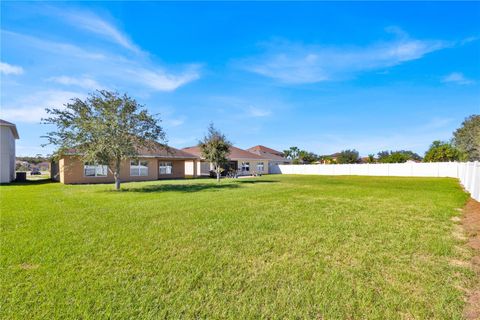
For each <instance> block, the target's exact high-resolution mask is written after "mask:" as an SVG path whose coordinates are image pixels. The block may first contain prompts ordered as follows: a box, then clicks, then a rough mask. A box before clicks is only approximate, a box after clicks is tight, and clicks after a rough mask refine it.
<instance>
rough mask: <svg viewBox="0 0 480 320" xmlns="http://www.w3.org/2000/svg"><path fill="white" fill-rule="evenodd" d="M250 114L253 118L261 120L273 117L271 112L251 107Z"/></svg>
mask: <svg viewBox="0 0 480 320" xmlns="http://www.w3.org/2000/svg"><path fill="white" fill-rule="evenodd" d="M248 114H249V115H250V116H251V117H255V118H259V117H267V116H269V115H271V114H272V112H271V111H270V110H266V109H262V108H257V107H254V106H250V107H249V108H248Z"/></svg>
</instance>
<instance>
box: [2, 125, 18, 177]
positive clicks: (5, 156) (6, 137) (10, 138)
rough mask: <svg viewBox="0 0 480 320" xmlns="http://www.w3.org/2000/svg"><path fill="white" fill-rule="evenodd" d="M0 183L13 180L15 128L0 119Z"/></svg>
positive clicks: (16, 133) (16, 137)
mask: <svg viewBox="0 0 480 320" xmlns="http://www.w3.org/2000/svg"><path fill="white" fill-rule="evenodd" d="M0 130H1V131H0V183H8V182H11V181H13V180H15V140H16V139H19V138H20V137H19V136H18V131H17V126H15V125H14V124H13V123H10V122H8V121H5V120H1V119H0Z"/></svg>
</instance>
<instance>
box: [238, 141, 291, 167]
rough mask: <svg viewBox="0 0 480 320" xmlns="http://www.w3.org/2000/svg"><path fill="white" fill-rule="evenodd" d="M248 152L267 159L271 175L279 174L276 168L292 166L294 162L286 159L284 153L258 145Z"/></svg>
mask: <svg viewBox="0 0 480 320" xmlns="http://www.w3.org/2000/svg"><path fill="white" fill-rule="evenodd" d="M247 151H248V152H251V153H255V154H257V155H259V156H261V157H264V158H267V159H268V160H269V162H268V170H269V173H274V172H277V170H276V168H275V167H276V166H278V165H279V164H291V163H292V160H291V159H287V158H285V156H284V154H283V152H280V151H277V150H274V149H271V148H268V147H265V146H262V145H258V146H255V147H251V148H248V149H247Z"/></svg>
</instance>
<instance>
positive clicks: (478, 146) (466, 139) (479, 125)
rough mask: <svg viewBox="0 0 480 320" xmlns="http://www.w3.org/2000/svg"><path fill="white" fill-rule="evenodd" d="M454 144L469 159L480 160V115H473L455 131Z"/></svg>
mask: <svg viewBox="0 0 480 320" xmlns="http://www.w3.org/2000/svg"><path fill="white" fill-rule="evenodd" d="M453 145H454V146H455V147H456V148H457V149H458V150H460V152H461V153H464V154H465V155H466V159H465V160H468V161H478V160H480V115H471V116H470V117H468V118H466V119H465V121H463V123H462V126H461V127H460V128H458V129H457V130H456V131H455V132H454V133H453Z"/></svg>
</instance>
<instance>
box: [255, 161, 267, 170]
mask: <svg viewBox="0 0 480 320" xmlns="http://www.w3.org/2000/svg"><path fill="white" fill-rule="evenodd" d="M264 169H265V167H264V166H263V162H259V163H257V171H260V172H263V170H264Z"/></svg>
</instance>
